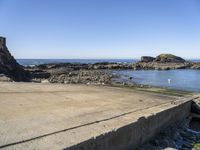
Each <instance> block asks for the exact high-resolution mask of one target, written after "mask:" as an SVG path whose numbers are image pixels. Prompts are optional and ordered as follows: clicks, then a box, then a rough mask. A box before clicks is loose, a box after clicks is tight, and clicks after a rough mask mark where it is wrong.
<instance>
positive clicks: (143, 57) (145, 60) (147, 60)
mask: <svg viewBox="0 0 200 150" xmlns="http://www.w3.org/2000/svg"><path fill="white" fill-rule="evenodd" d="M154 60H155V58H154V57H150V56H142V57H141V62H146V63H148V62H153V61H154Z"/></svg>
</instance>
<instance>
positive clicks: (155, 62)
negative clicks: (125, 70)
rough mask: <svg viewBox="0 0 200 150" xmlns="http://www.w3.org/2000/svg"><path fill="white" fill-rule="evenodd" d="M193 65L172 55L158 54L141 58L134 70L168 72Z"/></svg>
mask: <svg viewBox="0 0 200 150" xmlns="http://www.w3.org/2000/svg"><path fill="white" fill-rule="evenodd" d="M192 65H193V64H192V63H191V62H188V61H186V60H184V59H183V58H181V57H178V56H175V55H172V54H160V55H158V56H157V57H155V58H154V57H149V56H143V57H141V61H139V62H138V63H136V64H134V65H133V66H134V69H135V70H154V69H156V70H170V69H186V68H191V66H192Z"/></svg>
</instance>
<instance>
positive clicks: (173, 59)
mask: <svg viewBox="0 0 200 150" xmlns="http://www.w3.org/2000/svg"><path fill="white" fill-rule="evenodd" d="M155 61H156V62H160V63H184V62H186V61H185V60H184V59H183V58H181V57H178V56H175V55H172V54H160V55H158V56H157V57H156V59H155Z"/></svg>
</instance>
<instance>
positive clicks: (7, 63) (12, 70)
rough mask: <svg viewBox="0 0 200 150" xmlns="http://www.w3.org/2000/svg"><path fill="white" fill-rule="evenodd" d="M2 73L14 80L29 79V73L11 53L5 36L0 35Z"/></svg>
mask: <svg viewBox="0 0 200 150" xmlns="http://www.w3.org/2000/svg"><path fill="white" fill-rule="evenodd" d="M0 74H5V75H6V76H7V77H9V78H11V79H13V80H14V81H28V75H29V74H28V72H26V71H25V70H24V69H23V67H22V66H21V65H19V64H18V63H17V62H16V60H15V59H14V57H13V56H12V55H11V54H10V52H9V50H8V48H7V47H6V39H5V38H4V37H0Z"/></svg>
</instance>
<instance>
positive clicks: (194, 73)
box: [17, 59, 200, 92]
mask: <svg viewBox="0 0 200 150" xmlns="http://www.w3.org/2000/svg"><path fill="white" fill-rule="evenodd" d="M138 60H139V59H17V61H18V63H19V64H21V65H24V66H33V65H39V64H47V63H66V62H67V63H87V64H88V63H89V64H94V63H97V62H116V63H133V62H137V61H138ZM190 61H192V62H200V60H198V59H195V60H190ZM115 73H117V74H119V75H120V76H121V78H123V79H126V78H129V77H132V78H133V80H132V81H133V82H134V83H138V84H144V85H151V86H157V87H163V88H169V89H177V90H185V91H192V92H200V70H192V69H180V70H162V71H160V70H159V71H158V70H140V71H135V70H119V71H115Z"/></svg>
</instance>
